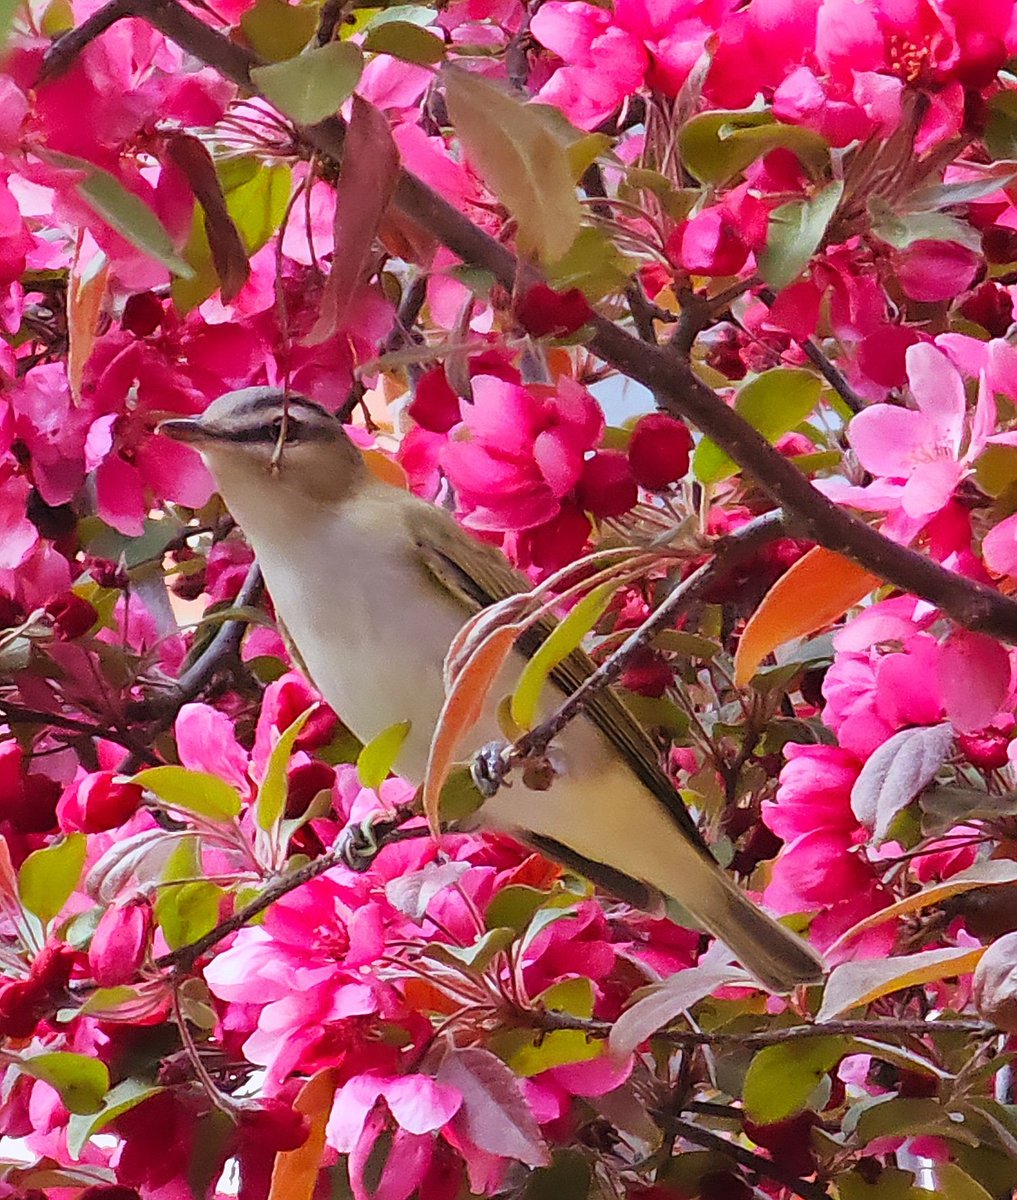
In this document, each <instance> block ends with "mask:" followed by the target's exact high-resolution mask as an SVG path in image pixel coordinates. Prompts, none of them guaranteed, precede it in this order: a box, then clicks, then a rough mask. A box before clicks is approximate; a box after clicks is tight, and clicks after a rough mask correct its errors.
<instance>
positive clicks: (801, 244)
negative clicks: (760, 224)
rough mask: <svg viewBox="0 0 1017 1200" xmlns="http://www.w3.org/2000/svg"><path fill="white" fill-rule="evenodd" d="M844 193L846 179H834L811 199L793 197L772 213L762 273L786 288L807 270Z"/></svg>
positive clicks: (763, 256)
mask: <svg viewBox="0 0 1017 1200" xmlns="http://www.w3.org/2000/svg"><path fill="white" fill-rule="evenodd" d="M843 194H844V184H843V182H841V181H840V180H834V182H833V183H828V184H827V185H826V187H824V188H821V189H820V190H819V191H818V192H816V194H815V195H814V196H810V197H809V198H808V199H807V200H792V201H791V202H790V203H789V204H781V205H779V206H778V207H777V208H775V209H774V210H773V212H771V213H770V223H769V225H768V227H767V230H766V247H765V249H764V250H763V252H762V254H761V255H760V256H759V273H760V274H761V275H762V277H763V279H764V280H765V281H766V282H767V283H768V284H769V285H770V286H771V287H772V288H776V289H777V290H778V291H780V290H781V289H782V288H786V287H787V285H788V284H789V283H793V282H794V280H796V279H797V278H798V276H799V275H800V274H801V273H802V271H804V270H805V268H806V267H807V266H808V264H809V262H810V260H811V258H812V256H813V254H815V253H816V251H817V250H818V249H819V246H820V243H821V242H822V240H823V238H824V236H825V235H826V230H827V226H828V225H829V224H830V219H831V218H832V217H833V214H834V212H835V211H836V208H837V205H838V204H839V203H840V198H841V196H842V195H843Z"/></svg>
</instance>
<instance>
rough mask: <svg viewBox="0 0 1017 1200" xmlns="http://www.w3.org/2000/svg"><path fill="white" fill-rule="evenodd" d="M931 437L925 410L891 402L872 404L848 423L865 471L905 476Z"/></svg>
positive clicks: (850, 437)
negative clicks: (922, 411) (904, 406)
mask: <svg viewBox="0 0 1017 1200" xmlns="http://www.w3.org/2000/svg"><path fill="white" fill-rule="evenodd" d="M911 349H912V350H914V349H916V347H914V346H912V347H911ZM909 353H910V351H909ZM930 438H931V430H930V423H929V421H928V420H927V419H926V417H925V414H924V413H919V412H915V411H914V410H913V409H910V408H895V407H894V406H893V405H890V404H873V405H872V406H871V408H866V409H864V410H863V411H862V412H860V413H858V415H857V416H856V417H854V418H853V420H852V421H851V424H850V426H849V427H848V440H849V441H850V443H851V445H852V447H853V448H854V451H855V453H856V454H857V455H858V460H859V462H860V463H861V464H862V466H863V467H864V468H865V469H866V471H871V472H872V474H873V475H882V476H889V477H892V478H897V479H906V478H907V476H908V475H909V474H910V473H911V464H912V462H914V461H915V460H916V459H919V458H923V457H924V456H925V450H926V448H927V447H928V445H929V441H930Z"/></svg>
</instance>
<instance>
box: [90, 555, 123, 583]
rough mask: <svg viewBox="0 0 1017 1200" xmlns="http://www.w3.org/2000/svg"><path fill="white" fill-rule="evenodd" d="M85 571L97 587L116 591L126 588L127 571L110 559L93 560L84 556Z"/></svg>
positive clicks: (92, 557)
mask: <svg viewBox="0 0 1017 1200" xmlns="http://www.w3.org/2000/svg"><path fill="white" fill-rule="evenodd" d="M85 570H86V571H87V572H88V573H89V575H91V576H92V578H93V579H94V580H95V582H96V583H97V584H98V585H99V587H102V588H115V589H116V590H118V591H119V590H121V589H123V588H125V587H127V582H128V580H127V571H126V570H125V568H124V567H122V566H121V565H120V564H119V563H115V562H113V560H112V559H110V558H95V557H94V556H93V555H91V554H88V555H86V556H85Z"/></svg>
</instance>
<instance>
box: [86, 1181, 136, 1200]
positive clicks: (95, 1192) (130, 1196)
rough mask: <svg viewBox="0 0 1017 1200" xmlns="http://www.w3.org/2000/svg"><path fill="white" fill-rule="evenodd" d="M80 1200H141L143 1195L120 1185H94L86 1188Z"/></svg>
mask: <svg viewBox="0 0 1017 1200" xmlns="http://www.w3.org/2000/svg"><path fill="white" fill-rule="evenodd" d="M78 1200H141V1193H140V1192H138V1191H137V1190H136V1189H135V1188H132V1187H124V1186H123V1185H122V1184H119V1183H94V1184H92V1186H91V1187H87V1188H85V1190H84V1191H83V1192H82V1193H81V1195H80V1196H79V1197H78Z"/></svg>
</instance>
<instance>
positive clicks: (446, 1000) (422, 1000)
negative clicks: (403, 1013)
mask: <svg viewBox="0 0 1017 1200" xmlns="http://www.w3.org/2000/svg"><path fill="white" fill-rule="evenodd" d="M402 991H403V999H404V1000H405V1001H406V1003H407V1005H409V1007H410V1008H411V1009H413V1010H414V1011H415V1012H423V1013H443V1014H444V1015H445V1016H448V1017H450V1016H451V1015H452V1014H453V1013H455V1012H458V1011H459V1010H460V1009H461V1008H462V1006H463V1003H462V1001H461V1000H455V999H453V998H452V997H451V996H450V995H449V994H448V993H447V992H443V991H442V990H441V988H439V987H435V986H434V984H433V983H431V982H429V981H428V980H427V979H418V978H417V977H416V976H413V975H411V976H410V977H409V978H408V979H404V980H403V985H402Z"/></svg>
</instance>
